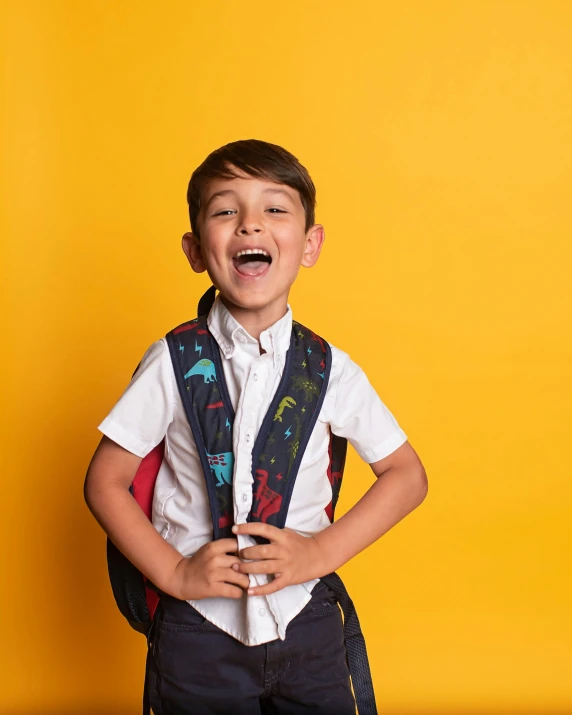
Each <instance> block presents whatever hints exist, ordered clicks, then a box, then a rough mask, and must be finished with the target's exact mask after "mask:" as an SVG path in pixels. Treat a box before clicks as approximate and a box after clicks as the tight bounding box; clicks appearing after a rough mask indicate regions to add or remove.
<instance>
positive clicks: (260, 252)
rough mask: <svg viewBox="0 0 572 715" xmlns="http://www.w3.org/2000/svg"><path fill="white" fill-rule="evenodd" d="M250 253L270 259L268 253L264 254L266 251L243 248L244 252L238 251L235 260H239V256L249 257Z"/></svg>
mask: <svg viewBox="0 0 572 715" xmlns="http://www.w3.org/2000/svg"><path fill="white" fill-rule="evenodd" d="M252 253H257V254H260V255H262V256H268V257H270V254H269V253H266V251H263V250H262V248H245V249H244V251H239V252H238V253H237V254H236V255H235V258H240V257H241V256H249V255H250V254H252Z"/></svg>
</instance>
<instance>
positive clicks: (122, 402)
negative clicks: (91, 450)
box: [98, 340, 173, 458]
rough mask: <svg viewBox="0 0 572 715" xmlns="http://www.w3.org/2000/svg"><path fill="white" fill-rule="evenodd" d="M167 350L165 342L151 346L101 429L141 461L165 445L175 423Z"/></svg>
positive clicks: (169, 361)
mask: <svg viewBox="0 0 572 715" xmlns="http://www.w3.org/2000/svg"><path fill="white" fill-rule="evenodd" d="M167 350H168V349H167V346H166V342H165V340H158V341H157V342H155V343H153V345H151V347H150V348H149V349H148V350H147V352H146V353H145V355H144V356H143V358H142V360H141V362H140V364H139V367H138V368H137V370H136V372H135V374H134V375H133V377H132V378H131V382H130V383H129V385H128V386H127V389H126V390H125V392H124V393H123V395H122V396H121V397H120V398H119V400H118V402H117V403H116V404H115V406H114V407H113V409H112V410H111V412H110V413H109V414H108V415H107V417H106V418H105V419H104V420H103V422H102V423H101V424H100V425H99V427H98V429H99V430H100V432H103V434H104V435H106V436H107V437H109V439H112V440H113V441H114V442H117V444H119V445H120V446H121V447H123V448H124V449H126V450H128V451H129V452H132V453H133V454H135V455H137V456H138V457H141V458H143V457H145V456H146V455H147V454H148V453H149V452H150V451H151V450H152V449H153V448H154V447H156V446H157V445H158V444H159V442H161V440H162V439H163V438H164V437H165V434H166V433H167V427H168V426H169V424H170V423H171V422H172V420H173V384H172V382H173V378H172V377H171V371H172V368H171V359H170V356H169V354H168V351H167Z"/></svg>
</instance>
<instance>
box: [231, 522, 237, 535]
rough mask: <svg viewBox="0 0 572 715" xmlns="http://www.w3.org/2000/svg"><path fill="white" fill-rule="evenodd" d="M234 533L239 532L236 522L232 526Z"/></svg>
mask: <svg viewBox="0 0 572 715" xmlns="http://www.w3.org/2000/svg"><path fill="white" fill-rule="evenodd" d="M232 533H233V534H238V526H237V525H236V524H235V525H234V526H233V527H232Z"/></svg>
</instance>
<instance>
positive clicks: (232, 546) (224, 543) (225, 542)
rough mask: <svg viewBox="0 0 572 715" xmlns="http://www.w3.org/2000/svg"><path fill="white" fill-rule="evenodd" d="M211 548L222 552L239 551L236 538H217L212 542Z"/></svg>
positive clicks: (233, 552) (234, 552) (231, 552)
mask: <svg viewBox="0 0 572 715" xmlns="http://www.w3.org/2000/svg"><path fill="white" fill-rule="evenodd" d="M211 549H214V550H215V551H217V552H220V553H222V554H236V553H238V541H237V540H236V539H217V540H216V541H212V542H211Z"/></svg>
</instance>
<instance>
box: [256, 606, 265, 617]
mask: <svg viewBox="0 0 572 715" xmlns="http://www.w3.org/2000/svg"><path fill="white" fill-rule="evenodd" d="M258 615H259V616H260V618H264V616H265V615H266V609H265V608H259V609H258Z"/></svg>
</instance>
